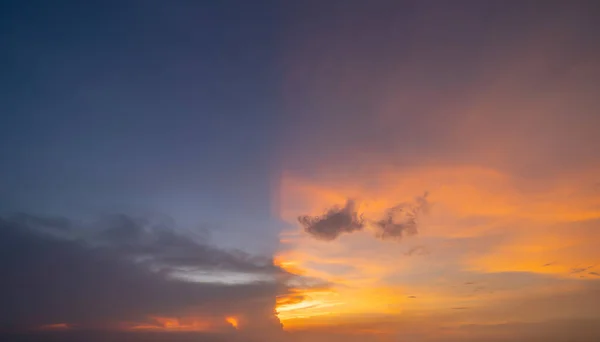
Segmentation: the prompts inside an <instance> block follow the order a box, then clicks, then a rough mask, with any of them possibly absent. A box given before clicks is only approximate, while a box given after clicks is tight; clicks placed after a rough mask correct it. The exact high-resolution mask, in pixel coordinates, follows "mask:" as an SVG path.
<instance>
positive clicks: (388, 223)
mask: <svg viewBox="0 0 600 342" xmlns="http://www.w3.org/2000/svg"><path fill="white" fill-rule="evenodd" d="M428 208H429V203H428V202H427V193H425V194H424V195H423V196H421V197H417V198H416V199H415V202H414V203H404V204H400V205H397V206H395V207H392V208H390V209H388V210H387V212H386V216H385V218H383V219H381V220H378V221H375V222H373V225H374V226H375V227H376V228H378V231H377V237H379V238H381V239H384V240H385V239H401V238H402V237H404V236H406V235H408V236H410V235H415V234H417V233H418V229H417V221H418V218H419V215H420V214H421V213H423V212H424V213H426V212H427V210H428Z"/></svg>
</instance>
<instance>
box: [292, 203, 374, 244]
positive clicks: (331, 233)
mask: <svg viewBox="0 0 600 342" xmlns="http://www.w3.org/2000/svg"><path fill="white" fill-rule="evenodd" d="M298 222H300V224H301V225H302V226H303V227H304V230H305V231H306V232H307V233H309V234H310V235H312V236H313V237H315V238H317V239H319V240H324V241H332V240H335V239H336V238H337V237H338V236H339V235H340V234H342V233H352V232H355V231H360V230H362V229H363V228H364V221H363V218H362V216H359V215H358V213H357V211H356V206H355V203H354V201H353V200H348V201H347V202H346V205H345V206H344V207H343V208H339V207H334V208H331V209H329V210H328V211H327V213H325V214H324V215H323V216H309V215H304V216H300V217H298Z"/></svg>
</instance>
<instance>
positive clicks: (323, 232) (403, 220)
mask: <svg viewBox="0 0 600 342" xmlns="http://www.w3.org/2000/svg"><path fill="white" fill-rule="evenodd" d="M427 196H428V194H427V193H425V194H424V195H423V196H420V197H417V198H416V199H415V201H414V202H412V203H401V204H398V205H396V206H394V207H391V208H388V209H387V210H386V211H385V216H384V217H383V218H381V219H378V220H372V219H365V218H364V214H360V215H359V213H358V211H357V210H356V204H355V202H354V200H350V199H349V200H347V202H346V205H345V206H344V207H342V208H340V207H333V208H331V209H329V210H328V211H327V212H326V213H325V214H324V215H322V216H309V215H303V216H299V217H298V222H300V224H301V225H302V226H303V227H304V231H306V232H307V233H308V234H310V235H311V236H313V237H315V238H316V239H319V240H324V241H332V240H335V239H336V238H337V237H338V236H339V235H340V234H342V233H353V232H356V231H361V230H363V229H364V228H365V226H366V222H367V223H368V224H369V225H371V226H373V227H374V230H375V236H376V237H377V238H379V239H382V240H387V239H395V240H398V239H401V238H402V237H404V236H405V235H415V234H417V233H418V229H417V223H418V219H419V216H420V215H421V213H427V212H428V210H429V202H428V201H427ZM414 252H417V251H416V250H415V251H414Z"/></svg>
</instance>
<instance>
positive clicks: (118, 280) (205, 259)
mask: <svg viewBox="0 0 600 342" xmlns="http://www.w3.org/2000/svg"><path fill="white" fill-rule="evenodd" d="M49 223H51V224H49ZM64 227H69V229H64ZM0 250H2V258H0V276H1V277H2V279H3V281H2V282H0V302H1V303H2V305H1V306H0V328H2V329H3V330H6V329H9V330H15V329H16V330H23V329H25V330H29V329H31V328H33V327H40V326H44V325H46V326H47V325H48V324H65V325H68V326H73V327H77V328H80V329H87V328H107V327H110V328H114V327H121V326H122V325H123V324H124V323H132V324H133V323H141V324H143V323H144V322H147V320H148V317H150V316H153V317H156V316H161V317H180V318H181V317H186V316H190V315H193V316H194V317H198V319H201V320H203V321H205V322H207V324H209V325H211V326H212V325H214V326H215V329H217V330H218V329H221V328H220V325H221V324H223V329H225V328H227V327H228V326H226V325H225V323H224V322H225V321H224V320H225V317H228V316H235V317H240V322H241V325H242V326H245V327H246V328H248V329H256V330H265V331H279V330H280V329H281V325H280V324H279V321H278V319H277V317H276V315H275V312H274V307H275V300H276V297H277V296H278V295H281V294H284V293H286V291H287V289H286V286H285V285H284V281H285V279H286V278H287V277H289V276H290V275H289V274H288V273H286V272H285V271H284V270H282V269H280V268H279V267H277V266H275V265H273V262H272V260H270V259H267V258H258V257H253V256H250V255H247V254H245V253H242V252H239V251H226V250H222V249H219V248H217V247H215V246H212V245H210V244H208V243H207V242H206V241H199V240H197V239H195V238H194V237H193V236H191V235H189V234H186V233H184V232H182V231H180V230H178V229H176V228H175V227H172V226H169V225H161V224H154V223H152V222H150V221H149V220H143V219H135V218H131V217H128V216H124V215H117V216H110V217H106V218H104V219H102V220H100V221H99V222H96V223H94V224H91V225H84V224H80V223H76V222H74V221H72V220H68V219H57V220H47V219H43V218H39V217H35V216H31V215H19V216H13V217H7V218H0ZM195 272H199V274H200V275H199V276H197V277H195V278H194V277H190V278H186V279H185V280H184V278H182V277H175V276H174V275H175V274H179V275H180V274H182V273H183V274H194V273H195ZM220 272H227V273H228V274H230V275H231V276H233V277H238V278H244V275H246V276H255V277H254V278H252V277H246V278H244V279H249V280H245V281H238V282H236V283H233V284H232V283H227V282H223V281H219V278H218V277H212V278H211V277H209V278H207V279H203V278H202V274H211V273H212V274H220ZM257 275H261V276H262V277H256V276H257ZM215 279H216V280H215ZM253 279H255V280H253ZM256 279H257V280H256Z"/></svg>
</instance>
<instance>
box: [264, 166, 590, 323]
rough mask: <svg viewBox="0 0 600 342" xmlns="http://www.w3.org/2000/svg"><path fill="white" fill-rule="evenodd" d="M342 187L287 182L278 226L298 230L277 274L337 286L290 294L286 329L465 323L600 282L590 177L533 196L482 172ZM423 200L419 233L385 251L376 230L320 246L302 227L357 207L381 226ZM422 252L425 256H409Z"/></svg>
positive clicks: (420, 170)
mask: <svg viewBox="0 0 600 342" xmlns="http://www.w3.org/2000/svg"><path fill="white" fill-rule="evenodd" d="M324 174H325V175H326V174H327V173H326V172H325V173H324ZM345 177H346V179H344V178H340V179H335V178H329V177H322V178H319V177H312V178H302V177H296V176H292V175H291V174H289V173H287V174H284V179H282V181H281V184H282V187H281V196H279V198H280V199H281V204H280V205H279V208H280V210H281V211H280V215H281V217H282V218H283V219H285V220H286V221H288V222H290V223H295V226H296V228H295V229H293V230H291V231H287V232H283V233H282V246H283V247H284V248H283V249H282V251H281V252H280V253H279V254H278V255H277V258H276V263H277V264H278V265H280V266H281V267H282V268H284V269H286V270H288V271H289V272H291V273H294V274H298V275H301V276H304V277H310V278H314V279H320V280H321V281H323V282H325V283H327V284H329V286H330V288H329V289H328V290H327V291H321V292H320V291H313V290H311V288H310V287H306V288H302V287H301V286H300V287H297V288H296V289H295V292H293V293H292V294H291V295H290V296H291V297H293V298H294V300H289V299H285V298H284V299H281V300H280V301H279V302H278V305H277V311H278V315H279V318H280V320H281V321H282V322H283V324H284V327H285V328H286V329H296V328H302V327H307V326H312V325H315V324H320V325H323V324H326V325H327V324H332V325H335V324H339V323H340V322H344V321H347V320H349V319H351V317H353V315H356V314H362V315H367V316H368V315H388V316H389V315H391V316H395V317H400V316H399V315H402V313H403V312H405V311H407V310H408V312H413V311H414V312H422V313H423V312H425V313H426V312H429V313H431V312H438V313H439V312H445V311H450V312H458V311H461V310H459V309H463V311H464V315H466V314H468V313H469V310H474V308H482V307H487V306H491V307H494V306H500V305H502V303H504V302H506V301H507V300H509V301H510V300H517V298H520V297H521V296H523V295H524V294H526V293H531V294H532V295H535V293H536V291H538V292H537V293H538V294H539V293H553V291H555V293H565V291H567V292H568V291H571V290H572V289H573V288H575V287H573V286H572V285H565V284H561V283H560V282H559V280H558V279H582V280H585V279H591V280H593V279H595V276H594V275H595V274H598V273H597V272H596V271H597V270H596V269H595V268H593V265H596V264H599V265H600V253H599V252H598V250H597V249H596V248H594V247H593V246H594V241H598V240H600V232H599V231H598V230H597V229H596V230H594V228H593V227H594V226H595V223H594V222H597V221H596V220H599V219H600V192H598V191H596V192H594V191H587V190H586V184H587V185H589V184H594V183H595V178H594V176H593V175H592V174H590V173H589V172H583V173H581V174H579V177H577V178H572V179H571V180H570V181H569V180H568V179H558V180H549V181H547V183H546V184H541V183H539V184H535V186H531V185H528V184H526V183H523V182H522V181H521V180H520V179H519V178H515V177H513V176H511V175H510V174H508V173H506V172H503V171H499V170H495V169H491V168H483V167H478V166H477V167H476V166H450V165H449V166H437V167H433V166H428V167H415V168H412V169H411V168H404V169H402V170H396V171H394V169H393V168H381V169H379V170H374V172H373V174H372V175H371V176H370V178H369V177H365V176H364V175H362V174H361V175H360V176H358V175H357V176H356V177H351V176H349V174H348V173H347V174H346V175H345ZM374 179H376V180H377V181H374ZM540 182H541V180H540ZM424 191H429V193H430V197H429V199H430V201H431V208H430V209H431V210H430V212H429V213H428V215H425V216H423V217H421V218H420V221H419V227H418V234H416V235H415V236H410V237H405V238H403V239H402V240H399V241H381V240H379V239H377V238H376V237H375V236H373V235H372V234H369V233H368V231H369V229H370V228H369V227H368V226H367V227H365V229H364V231H359V232H353V233H347V234H342V235H340V236H339V237H338V238H337V239H335V240H334V241H319V240H317V239H315V238H313V237H311V236H309V234H308V233H306V232H304V231H302V227H301V226H300V225H299V224H298V223H297V221H296V218H297V217H298V216H299V215H304V214H311V215H320V214H322V213H323V212H325V211H326V210H328V208H331V207H333V206H335V205H337V206H340V205H343V203H344V202H345V201H346V200H347V199H348V198H352V199H355V201H356V203H357V210H358V213H359V214H360V215H363V214H364V215H365V216H369V217H378V215H379V216H381V215H382V214H383V213H384V212H385V210H386V208H389V207H392V206H394V205H396V204H398V203H406V202H408V201H411V200H413V199H414V198H415V195H419V194H422V193H423V192H424ZM417 249H419V250H424V251H427V253H413V252H411V250H413V251H414V250H417ZM586 267H587V268H586ZM581 270H584V271H581ZM519 274H523V275H524V276H526V275H528V274H531V277H534V278H535V275H536V274H539V276H540V277H550V278H548V280H546V281H541V280H540V283H539V284H538V283H533V280H531V281H529V283H531V284H536V285H527V284H529V283H528V282H526V281H525V280H518V281H517V280H513V279H512V278H514V277H517V278H518V275H519ZM473 279H486V280H485V281H481V283H478V282H477V281H475V280H473ZM553 279H557V280H556V281H555V280H553ZM540 284H541V285H540ZM525 285H527V286H531V288H532V290H531V291H532V292H528V291H529V290H527V291H526V290H525V289H524V288H523V286H525ZM565 286H566V287H565ZM415 310H416V311H415ZM461 312H462V311H461ZM483 317H485V316H481V318H478V322H479V320H481V319H483ZM465 322H466V321H465ZM490 322H491V320H490Z"/></svg>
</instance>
